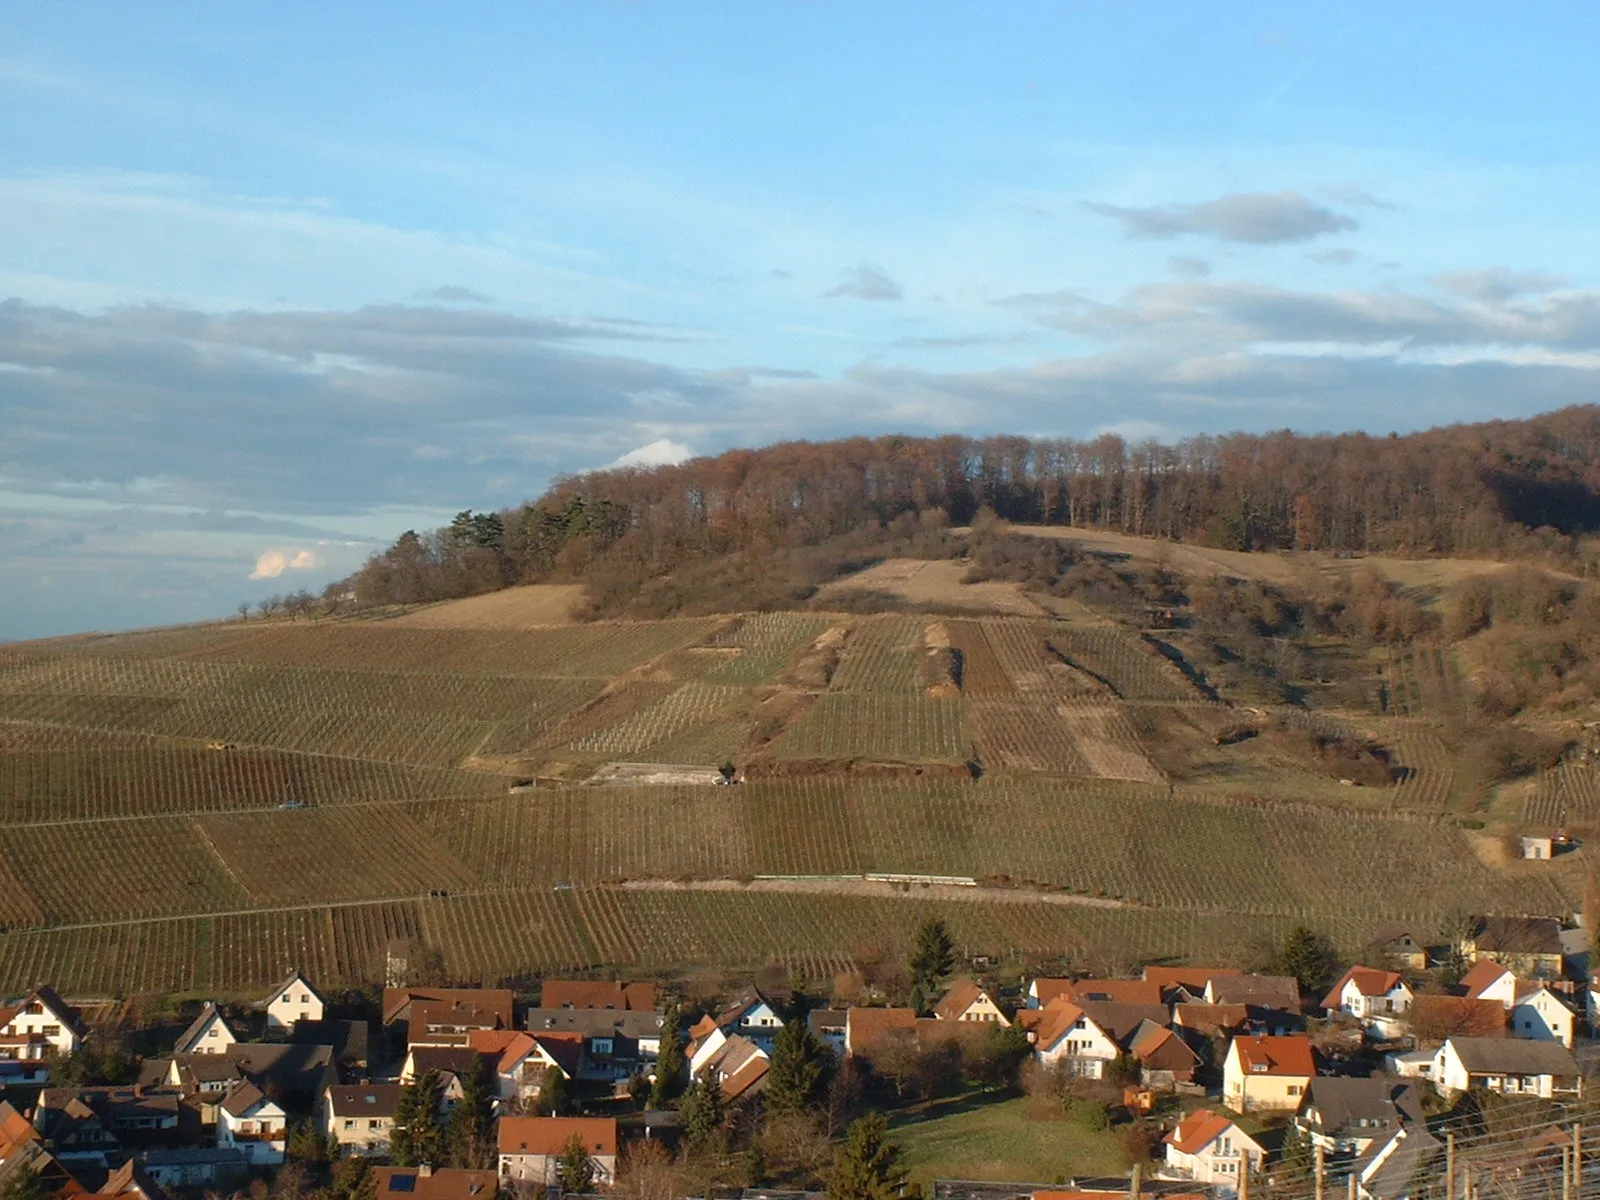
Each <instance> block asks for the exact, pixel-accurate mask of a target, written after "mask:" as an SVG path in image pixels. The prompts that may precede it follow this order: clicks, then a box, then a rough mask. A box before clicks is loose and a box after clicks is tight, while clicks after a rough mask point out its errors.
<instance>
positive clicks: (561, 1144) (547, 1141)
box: [500, 1117, 617, 1188]
mask: <svg viewBox="0 0 1600 1200" xmlns="http://www.w3.org/2000/svg"><path fill="white" fill-rule="evenodd" d="M574 1141H576V1142H577V1144H578V1145H580V1146H582V1147H583V1149H584V1151H585V1153H587V1154H588V1156H589V1163H590V1165H591V1166H592V1167H593V1169H594V1176H595V1182H596V1183H597V1184H599V1185H600V1186H601V1187H609V1186H610V1185H611V1183H612V1182H613V1181H614V1180H615V1179H616V1177H617V1122H616V1120H615V1119H614V1118H612V1117H501V1118H500V1182H501V1183H502V1184H503V1185H508V1186H515V1185H518V1184H522V1185H532V1186H533V1187H536V1188H546V1187H550V1186H552V1185H555V1184H558V1183H560V1182H561V1179H560V1161H561V1156H562V1155H563V1154H565V1153H566V1152H567V1149H568V1147H569V1145H571V1144H572V1143H573V1142H574Z"/></svg>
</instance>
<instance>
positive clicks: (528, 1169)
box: [500, 1154, 617, 1187]
mask: <svg viewBox="0 0 1600 1200" xmlns="http://www.w3.org/2000/svg"><path fill="white" fill-rule="evenodd" d="M589 1162H590V1164H591V1165H592V1166H593V1167H594V1181H595V1183H596V1184H598V1185H599V1186H601V1187H610V1186H611V1184H612V1182H613V1181H614V1180H615V1179H616V1177H617V1159H616V1156H615V1155H611V1154H591V1155H590V1156H589ZM560 1168H561V1156H560V1155H557V1154H502V1155H501V1156H500V1178H501V1180H502V1181H503V1182H505V1183H531V1184H537V1185H538V1186H540V1187H548V1186H550V1185H552V1184H558V1183H560V1182H561V1173H560Z"/></svg>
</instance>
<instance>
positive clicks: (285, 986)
mask: <svg viewBox="0 0 1600 1200" xmlns="http://www.w3.org/2000/svg"><path fill="white" fill-rule="evenodd" d="M296 983H298V984H300V985H301V986H303V987H304V988H305V989H306V991H308V992H310V993H311V994H312V995H313V996H315V997H316V998H317V1001H318V1003H323V1002H324V1001H323V1000H322V993H321V992H319V991H317V989H316V988H315V987H313V986H312V984H311V981H310V980H309V979H307V978H306V977H305V973H304V972H302V971H301V970H300V968H299V967H294V968H292V969H291V970H290V971H289V974H288V975H286V976H284V980H283V982H282V983H280V984H279V985H278V986H277V987H276V988H274V989H273V990H272V994H271V995H269V996H268V997H267V998H266V1000H265V1001H263V1002H262V1005H261V1007H262V1008H267V1007H269V1006H271V1005H273V1004H275V1003H277V1000H278V997H279V996H281V995H283V994H284V992H286V991H288V990H289V988H290V987H291V986H292V985H294V984H296Z"/></svg>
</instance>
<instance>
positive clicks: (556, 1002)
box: [539, 979, 656, 1012]
mask: <svg viewBox="0 0 1600 1200" xmlns="http://www.w3.org/2000/svg"><path fill="white" fill-rule="evenodd" d="M539 1006H540V1007H541V1008H615V1009H619V1010H622V1011H626V1012H651V1011H653V1010H654V1009H655V1006H656V985H655V984H653V983H648V982H639V983H620V982H615V981H610V980H587V979H546V980H545V981H544V986H543V987H542V988H541V990H540V993H539Z"/></svg>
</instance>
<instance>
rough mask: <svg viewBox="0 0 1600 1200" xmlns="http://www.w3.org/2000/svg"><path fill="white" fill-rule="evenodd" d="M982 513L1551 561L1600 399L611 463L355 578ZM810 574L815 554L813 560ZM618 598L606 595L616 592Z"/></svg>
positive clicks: (852, 538) (1596, 468) (619, 557)
mask: <svg viewBox="0 0 1600 1200" xmlns="http://www.w3.org/2000/svg"><path fill="white" fill-rule="evenodd" d="M984 510H989V511H992V512H993V513H994V514H995V515H996V516H998V517H999V518H1001V519H1004V520H1008V521H1015V522H1023V523H1047V524H1072V525H1081V526H1090V527H1096V528H1104V529H1113V530H1117V531H1120V532H1126V533H1132V534H1140V535H1149V536H1155V537H1163V538H1171V539H1178V540H1185V541H1195V542H1199V543H1203V544H1206V545H1210V546H1216V547H1221V548H1228V549H1238V550H1290V549H1300V550H1335V551H1356V552H1379V551H1385V552H1396V553H1403V554H1412V555H1418V556H1426V555H1469V556H1482V557H1526V558H1534V557H1543V558H1546V559H1558V560H1562V561H1565V562H1568V563H1573V562H1575V561H1576V560H1577V559H1578V557H1579V556H1580V555H1581V554H1582V553H1583V552H1584V549H1585V547H1584V546H1583V544H1582V542H1581V539H1582V537H1583V535H1585V534H1588V533H1590V532H1592V531H1595V530H1600V407H1596V406H1584V407H1578V408H1570V409H1565V410H1562V411H1560V412H1555V413H1550V414H1546V415H1544V416H1540V417H1536V418H1532V419H1529V420H1525V421H1496V422H1490V423H1485V424H1478V425H1456V426H1449V427H1445V428H1440V429H1433V430H1428V431H1425V432H1421V433H1416V434H1410V435H1407V436H1405V437H1396V436H1390V437H1386V438H1385V437H1376V438H1375V437H1371V436H1369V435H1367V434H1359V433H1356V434H1339V435H1316V436H1303V435H1297V434H1293V433H1290V432H1287V431H1285V432H1281V433H1274V434H1267V435H1251V434H1231V435H1228V436H1225V437H1210V436H1205V437H1193V438H1187V439H1184V440H1182V441H1179V442H1176V443H1173V444H1170V445H1168V444H1163V443H1160V442H1156V441H1144V442H1140V443H1137V444H1130V443H1129V442H1127V441H1125V440H1124V439H1122V438H1120V437H1116V436H1114V435H1110V434H1107V435H1105V436H1102V437H1099V438H1096V439H1094V440H1093V441H1074V440H1070V439H1029V438H1022V437H993V438H987V439H982V440H976V439H972V438H965V437H957V436H948V437H938V438H910V437H881V438H851V439H844V440H840V441H833V442H819V443H810V442H791V443H785V444H781V445H776V446H771V447H768V448H765V449H761V450H736V451H730V452H728V453H726V454H723V455H721V456H719V457H716V458H700V459H694V460H692V461H690V462H686V463H682V464H679V465H676V466H664V467H654V468H649V469H624V470H611V471H600V472H593V473H589V474H585V475H579V476H573V477H570V478H566V479H562V480H559V481H557V482H556V483H555V484H554V485H553V486H552V487H551V488H550V489H549V491H548V492H546V494H545V495H544V496H542V497H541V498H539V499H538V500H537V501H534V502H532V503H529V504H524V505H522V506H521V507H519V508H515V509H508V510H505V511H502V512H499V513H472V512H463V513H462V514H460V515H459V516H458V517H457V518H456V520H455V521H454V522H452V523H451V524H450V525H449V526H448V527H447V528H445V529H441V530H437V531H435V532H433V533H430V534H423V535H419V534H417V533H416V532H414V531H408V532H407V533H405V534H403V535H402V536H401V537H400V539H399V540H398V541H397V542H396V543H395V544H394V546H392V547H391V548H390V549H389V550H387V551H385V552H384V553H382V554H379V555H376V556H374V558H373V559H372V560H371V561H369V562H368V564H367V565H366V566H365V567H363V568H362V570H361V571H360V572H359V573H358V574H357V575H356V576H355V577H354V578H353V579H352V580H351V581H349V586H350V588H351V590H353V591H354V592H355V594H356V596H357V597H358V599H359V600H360V601H361V602H363V603H394V602H402V603H404V602H415V601H419V600H428V599H439V598H445V597H451V596H462V595H471V594H475V593H478V592H483V591H490V590H493V589H495V588H499V587H504V586H507V585H509V584H513V583H527V582H537V581H544V580H581V581H584V582H586V583H589V584H590V585H591V591H594V590H595V585H596V584H597V583H599V584H601V585H602V586H601V588H600V592H601V593H602V594H603V593H604V592H605V591H606V590H607V588H608V587H611V588H614V590H615V591H617V593H618V594H629V595H632V594H637V593H638V591H639V585H640V583H641V581H646V580H650V579H654V578H658V577H660V576H663V575H665V574H666V573H668V572H672V571H680V570H682V569H683V568H684V566H685V565H686V564H693V563H695V562H701V561H705V560H708V559H711V558H728V557H732V558H736V559H737V558H739V557H741V556H745V557H749V558H752V559H760V560H762V561H764V562H766V563H767V564H768V566H769V569H770V564H771V563H772V562H773V561H774V560H775V559H777V558H782V557H784V556H786V555H787V556H788V557H790V558H799V559H803V558H804V557H805V554H804V553H803V552H807V551H809V552H811V553H812V555H813V557H815V556H817V555H820V556H821V557H822V558H824V559H826V560H827V564H826V565H825V566H824V568H823V570H824V573H825V570H826V569H828V568H829V567H831V568H837V567H838V565H839V564H840V563H841V562H843V561H845V560H848V559H849V558H850V557H851V556H852V555H869V556H870V555H871V554H872V553H875V552H881V549H880V543H881V542H882V541H884V540H885V539H886V538H887V539H888V540H896V539H898V540H900V541H906V540H911V539H915V538H917V537H919V536H920V537H923V538H926V537H927V536H929V534H930V530H934V529H937V528H938V527H942V526H944V525H946V524H949V525H964V524H966V523H968V522H970V521H971V520H972V519H973V518H974V517H975V516H977V515H978V514H979V513H980V512H982V511H984ZM791 574H792V575H794V577H795V579H796V580H797V582H798V586H799V587H800V588H801V590H803V589H804V587H805V586H807V584H808V582H809V583H814V580H815V577H816V576H817V574H818V567H817V565H816V564H814V563H806V562H797V564H796V566H795V569H794V571H793V572H791ZM603 603H604V602H603V601H602V604H603Z"/></svg>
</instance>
